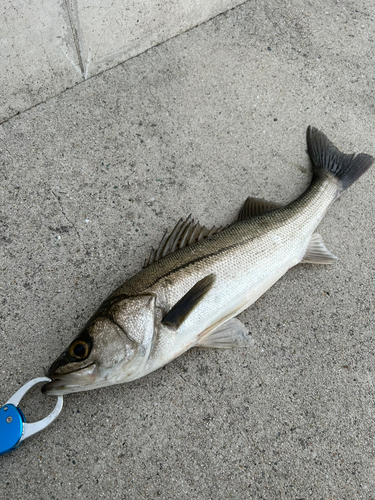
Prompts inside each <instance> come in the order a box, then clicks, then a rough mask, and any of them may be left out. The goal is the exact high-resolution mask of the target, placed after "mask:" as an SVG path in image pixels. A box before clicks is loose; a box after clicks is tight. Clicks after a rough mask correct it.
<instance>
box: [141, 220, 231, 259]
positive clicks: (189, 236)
mask: <svg viewBox="0 0 375 500" xmlns="http://www.w3.org/2000/svg"><path fill="white" fill-rule="evenodd" d="M225 227H226V226H220V227H215V226H214V227H213V228H212V229H207V228H206V227H204V226H201V225H200V224H199V222H194V219H192V218H191V215H189V217H188V218H187V219H186V220H183V219H180V220H179V221H178V222H177V224H176V225H175V227H174V229H173V231H172V232H171V233H170V234H168V232H167V231H166V232H165V233H164V236H163V238H162V240H161V242H160V245H159V246H158V248H157V249H156V250H154V249H152V250H151V253H150V257H149V258H148V260H147V259H146V260H145V263H144V265H143V267H147V266H149V265H150V264H152V263H154V262H156V261H157V260H159V259H161V258H162V257H165V256H166V255H169V254H170V253H173V252H175V251H176V250H179V249H180V248H184V247H187V246H189V245H192V244H193V243H196V242H197V241H201V240H203V239H205V238H209V237H210V236H212V235H213V234H216V233H219V232H220V231H222V230H223V229H225Z"/></svg>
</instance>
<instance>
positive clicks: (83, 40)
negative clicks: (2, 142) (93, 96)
mask: <svg viewBox="0 0 375 500" xmlns="http://www.w3.org/2000/svg"><path fill="white" fill-rule="evenodd" d="M242 2H243V0H163V2H155V1H154V0H147V1H146V0H131V1H129V0H128V1H126V2H123V1H122V0H112V1H111V2H99V1H96V2H94V1H92V0H64V1H57V0H48V1H45V0H42V2H40V1H39V0H29V1H27V2H25V1H20V0H4V1H3V2H2V3H1V6H0V13H1V16H0V64H1V72H0V123H1V122H2V121H5V120H7V119H9V118H10V117H12V116H14V115H15V114H17V113H19V112H21V111H24V110H26V109H29V108H30V107H32V106H35V105H36V104H39V103H40V102H42V101H45V100H47V99H49V98H51V97H53V96H56V95H58V94H60V93H61V92H63V91H64V90H65V89H67V88H70V87H73V86H74V85H76V84H77V83H79V82H82V81H84V80H87V79H88V78H90V77H91V76H93V75H96V74H98V73H100V72H101V71H103V70H106V69H109V68H113V67H114V66H116V65H117V64H119V63H121V62H124V61H126V60H127V59H129V58H130V57H133V56H135V55H137V54H140V53H141V52H143V51H145V50H147V49H149V48H150V47H153V46H154V45H157V44H158V43H160V42H163V41H165V40H167V39H168V38H171V37H173V36H176V35H178V34H180V33H182V32H184V31H186V30H187V29H189V28H191V27H193V26H196V25H197V24H199V23H202V22H204V21H207V20H208V19H210V18H212V17H214V16H216V15H217V14H220V13H221V12H224V11H226V10H227V9H230V8H232V7H234V6H236V5H238V4H240V3H242Z"/></svg>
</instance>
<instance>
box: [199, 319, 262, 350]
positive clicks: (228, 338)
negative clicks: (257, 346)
mask: <svg viewBox="0 0 375 500" xmlns="http://www.w3.org/2000/svg"><path fill="white" fill-rule="evenodd" d="M252 345H254V339H253V338H252V337H251V335H250V334H249V332H248V331H247V329H246V327H245V326H244V325H243V324H242V323H241V321H240V320H239V319H236V318H232V319H230V320H229V321H226V322H225V323H223V324H222V325H220V326H219V327H217V328H215V330H213V331H212V332H210V333H209V334H208V335H206V336H205V337H203V338H202V339H201V340H199V342H198V343H197V347H213V348H215V349H229V348H231V347H251V346H252Z"/></svg>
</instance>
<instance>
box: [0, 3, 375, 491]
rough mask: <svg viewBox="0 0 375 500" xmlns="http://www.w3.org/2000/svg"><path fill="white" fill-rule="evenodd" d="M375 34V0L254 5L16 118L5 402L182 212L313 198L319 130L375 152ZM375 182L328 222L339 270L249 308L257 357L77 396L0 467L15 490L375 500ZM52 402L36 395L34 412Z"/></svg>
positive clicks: (187, 363)
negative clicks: (251, 199)
mask: <svg viewBox="0 0 375 500" xmlns="http://www.w3.org/2000/svg"><path fill="white" fill-rule="evenodd" d="M374 31H375V23H374V17H373V13H372V10H371V6H370V4H369V3H365V2H361V1H356V2H348V1H340V2H325V1H324V2H323V1H317V2H314V3H313V4H309V3H305V2H302V1H298V0H295V1H293V2H287V3H278V2H275V1H274V0H269V1H266V2H257V3H255V2H249V3H246V4H244V5H242V6H240V7H238V8H236V9H234V10H232V11H230V12H228V13H226V14H224V15H220V16H218V17H216V18H215V19H213V20H211V21H209V22H208V23H206V24H204V25H202V26H200V27H198V28H196V29H194V30H191V31H189V32H187V33H184V34H182V35H181V36H179V37H176V38H174V39H173V40H170V41H168V42H166V43H164V44H162V45H160V46H158V47H156V48H154V49H152V50H150V51H148V52H147V53H144V54H142V55H140V56H138V57H136V58H134V59H132V60H130V61H128V62H126V63H125V64H122V65H120V66H118V67H116V68H115V69H112V70H110V71H107V72H105V73H103V74H101V75H99V76H97V77H95V78H92V79H90V80H89V81H87V82H85V83H84V84H82V85H79V86H77V87H75V88H74V89H71V90H68V91H66V92H65V93H63V94H61V95H60V96H59V97H57V98H54V99H51V100H50V101H48V102H47V103H44V104H41V105H39V106H37V107H35V108H33V109H32V110H30V111H28V112H25V113H22V114H21V115H19V116H16V117H14V118H13V119H11V120H9V121H7V122H6V123H4V124H3V125H2V126H1V129H0V130H1V131H0V146H1V150H2V179H3V181H2V183H1V189H2V194H1V203H2V221H3V224H4V226H3V230H2V233H1V234H2V247H1V248H2V257H1V263H2V265H1V271H2V273H1V277H2V279H1V293H2V297H1V301H2V308H1V316H2V319H1V327H2V329H1V334H0V335H1V351H0V401H3V402H5V401H6V399H7V398H8V397H9V396H10V395H11V394H13V392H14V391H16V390H17V389H18V388H19V386H20V385H21V384H23V383H24V382H26V381H27V380H29V379H31V378H33V377H36V376H38V375H41V374H42V373H43V367H47V366H48V365H49V364H50V362H51V361H52V360H53V359H54V358H55V356H56V355H57V354H59V353H60V351H61V350H62V349H63V348H64V347H65V346H66V345H67V343H68V342H69V341H70V340H71V339H72V338H73V336H75V335H76V333H77V332H78V330H79V328H80V327H81V326H82V325H83V324H84V323H85V321H86V320H87V319H88V317H89V316H90V315H91V314H92V312H93V311H94V310H95V309H96V307H97V306H98V305H99V303H100V302H101V301H102V299H104V298H105V297H106V295H107V294H108V293H109V292H110V291H111V290H112V289H114V287H116V286H117V285H119V284H120V283H121V282H122V281H123V280H124V279H125V278H127V277H129V276H131V275H132V274H134V273H135V272H136V271H137V270H139V269H140V267H141V265H142V263H143V260H144V258H145V257H146V256H147V255H148V251H149V248H150V247H151V246H155V245H156V244H157V243H158V241H159V240H160V238H161V236H162V235H163V233H164V231H165V229H167V228H172V226H173V225H174V223H175V221H176V220H177V219H178V218H180V217H181V216H185V215H186V214H189V213H192V214H193V215H194V216H195V217H196V218H198V219H199V220H200V221H201V222H202V223H205V224H207V225H212V224H222V223H227V222H229V221H231V220H232V218H233V217H234V216H235V214H236V212H237V211H238V209H239V208H240V206H241V203H242V202H243V200H244V199H245V198H246V197H247V196H248V195H253V196H263V197H265V198H267V199H271V200H275V201H280V202H288V201H290V200H292V199H293V198H295V197H296V196H297V195H298V194H299V193H301V192H302V191H303V190H304V189H305V188H306V186H307V185H308V182H309V179H310V173H309V162H308V158H307V155H306V145H305V130H306V127H307V125H308V124H313V125H315V126H317V127H319V128H321V129H322V130H324V131H325V132H326V133H327V134H328V135H329V137H331V138H332V140H333V141H334V142H335V143H336V144H337V146H338V147H340V148H341V149H343V150H344V151H346V152H352V151H363V152H367V153H369V154H372V155H374V154H375V141H374V122H375V116H374V87H373V77H374V75H373V67H374V50H375V46H374V35H373V34H374ZM374 176H375V171H374V170H372V171H370V172H369V173H367V174H366V176H365V177H363V178H362V179H360V180H359V181H358V182H357V183H356V184H355V185H354V186H352V187H351V188H350V190H349V191H348V192H347V193H346V194H345V196H343V197H342V198H341V199H340V200H339V201H338V202H336V203H335V205H334V206H333V207H332V208H331V210H330V211H329V213H328V214H327V216H326V217H325V219H324V221H323V222H322V224H321V226H320V228H319V232H320V233H321V234H322V235H323V236H324V240H325V242H326V244H327V246H328V248H329V249H330V250H331V251H333V252H334V253H335V254H336V255H338V256H339V258H340V260H339V261H338V262H337V264H335V265H333V266H325V267H324V266H321V267H319V266H312V265H304V266H299V267H296V268H294V269H292V270H290V271H289V272H288V274H287V275H286V276H284V277H283V278H282V279H281V280H280V281H279V282H278V283H277V284H276V285H275V286H274V287H273V288H272V289H271V290H270V291H268V292H267V293H266V294H265V295H264V296H263V298H261V299H260V300H259V301H258V302H257V303H256V304H254V305H253V306H252V307H251V308H250V309H248V310H247V311H245V312H244V313H243V314H241V319H242V320H243V321H244V322H245V323H246V324H247V325H248V327H249V330H250V331H251V332H252V333H253V335H254V338H255V347H254V348H253V349H252V350H243V349H239V350H228V351H218V350H203V349H200V350H198V349H193V350H191V351H190V352H188V353H186V354H185V355H183V356H181V357H180V358H178V359H176V360H175V361H174V362H173V363H171V364H169V365H167V366H166V367H165V369H162V370H159V371H158V372H155V373H153V374H151V375H150V376H148V377H146V378H144V379H141V380H138V381H136V382H133V383H130V384H127V385H119V386H114V387H112V388H105V389H101V390H97V391H92V392H87V393H81V394H76V395H71V396H67V397H66V398H65V406H64V409H63V412H62V414H61V417H60V419H59V420H58V421H57V422H55V424H54V425H53V426H52V427H50V428H49V429H48V430H46V431H45V432H44V433H41V434H39V435H38V436H36V437H34V438H32V439H30V440H29V441H28V442H27V443H25V444H24V445H23V446H22V447H21V448H20V449H19V450H17V451H15V452H13V453H12V454H10V455H5V456H3V457H0V484H1V491H0V497H1V499H34V498H42V499H65V498H115V499H117V498H118V499H155V498H162V499H168V500H169V499H175V498H178V499H191V498H194V499H195V498H197V499H215V500H216V499H228V498H233V499H244V498H251V499H272V500H273V499H294V500H296V499H316V500H322V499H324V500H328V499H340V500H346V499H348V500H349V499H351V500H352V499H366V500H370V499H374V498H375V480H374V477H375V453H374V412H375V406H374V405H375V398H374V340H373V329H374V328H373V327H374V270H375V269H374V248H375V245H374V239H375V238H374V189H375V178H374ZM53 403H54V398H45V397H43V396H42V395H41V394H39V392H38V391H37V390H36V391H35V392H34V393H33V394H31V395H30V396H29V397H28V398H27V400H26V401H25V404H24V410H25V412H26V414H27V415H29V416H30V418H38V417H39V416H41V415H42V414H43V412H47V410H48V409H49V408H51V405H52V404H53Z"/></svg>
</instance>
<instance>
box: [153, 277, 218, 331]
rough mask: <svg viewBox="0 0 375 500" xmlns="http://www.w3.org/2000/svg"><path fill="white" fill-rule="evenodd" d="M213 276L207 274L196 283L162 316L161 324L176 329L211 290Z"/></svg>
mask: <svg viewBox="0 0 375 500" xmlns="http://www.w3.org/2000/svg"><path fill="white" fill-rule="evenodd" d="M214 281H215V275H214V274H209V275H208V276H205V277H204V278H203V279H201V280H200V281H198V283H196V284H195V285H194V286H193V288H191V289H190V290H189V291H188V292H187V293H186V294H185V295H184V296H183V297H182V298H181V299H180V300H179V301H178V302H177V303H176V304H175V305H174V306H173V307H172V309H171V310H170V311H169V313H168V314H166V316H164V318H163V320H162V323H163V324H164V325H168V326H171V327H172V328H175V329H177V328H178V327H179V326H180V325H181V323H182V322H183V321H184V319H185V318H186V317H187V316H188V315H189V314H190V313H191V311H192V310H193V309H194V307H195V306H196V305H197V304H198V303H199V302H200V301H201V300H202V299H203V297H204V296H205V295H206V293H207V292H208V291H209V290H210V289H211V287H212V285H213V283H214Z"/></svg>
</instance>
